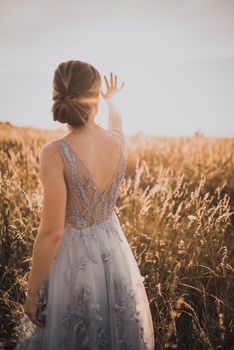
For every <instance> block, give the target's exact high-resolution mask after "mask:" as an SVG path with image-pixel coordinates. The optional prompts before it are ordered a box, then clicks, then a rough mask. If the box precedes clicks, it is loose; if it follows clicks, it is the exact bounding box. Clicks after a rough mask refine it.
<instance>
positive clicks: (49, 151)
mask: <svg viewBox="0 0 234 350" xmlns="http://www.w3.org/2000/svg"><path fill="white" fill-rule="evenodd" d="M58 140H59V139H57V140H52V141H49V142H47V143H46V144H44V145H43V146H42V147H41V148H40V150H39V159H40V160H48V159H50V160H51V159H52V158H53V159H54V160H56V158H58V148H57V146H56V144H55V143H56V141H58Z"/></svg>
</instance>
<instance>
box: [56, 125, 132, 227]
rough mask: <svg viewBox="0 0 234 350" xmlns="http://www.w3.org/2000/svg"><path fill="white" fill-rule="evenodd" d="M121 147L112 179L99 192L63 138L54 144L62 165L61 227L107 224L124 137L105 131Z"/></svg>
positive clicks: (120, 174)
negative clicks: (63, 200)
mask: <svg viewBox="0 0 234 350" xmlns="http://www.w3.org/2000/svg"><path fill="white" fill-rule="evenodd" d="M109 132H110V133H111V134H112V135H114V136H116V137H117V138H118V139H119V141H120V144H121V154H120V159H119V162H118V165H117V168H116V170H115V172H114V174H113V177H112V179H111V181H110V183H109V184H108V186H107V187H106V189H105V190H104V191H103V192H101V191H100V190H99V189H98V187H97V185H96V183H95V181H94V179H93V177H92V175H91V174H90V172H89V171H88V169H87V167H86V166H85V165H84V163H83V162H82V161H81V159H80V158H79V156H78V155H77V154H76V153H75V152H74V150H73V149H72V147H71V146H70V144H69V143H68V142H67V141H65V140H64V139H63V138H61V139H58V140H54V141H53V142H54V143H55V144H56V146H57V147H58V150H59V153H60V155H61V157H62V159H63V162H64V169H65V174H64V176H65V182H66V187H67V203H66V213H65V224H70V225H72V226H74V227H76V228H84V227H88V226H92V225H95V224H99V223H101V222H103V221H105V220H107V219H108V218H109V217H110V216H111V214H112V213H113V211H114V208H115V204H116V201H117V199H118V194H119V189H120V185H121V180H122V178H123V176H124V173H125V169H126V149H125V136H124V134H123V133H122V132H121V131H120V130H117V129H109Z"/></svg>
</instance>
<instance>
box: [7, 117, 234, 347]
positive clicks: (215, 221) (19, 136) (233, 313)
mask: <svg viewBox="0 0 234 350" xmlns="http://www.w3.org/2000/svg"><path fill="white" fill-rule="evenodd" d="M62 134H63V131H62V130H58V131H45V130H39V129H38V130H37V129H30V128H16V127H13V126H11V125H8V124H1V125H0V139H1V141H0V157H1V201H0V206H1V210H0V212H1V231H0V252H1V254H0V256H1V262H0V265H1V316H0V324H1V329H0V331H1V334H0V343H5V344H6V345H7V346H8V347H7V348H9V349H10V348H11V346H13V345H14V343H15V341H16V339H17V332H16V330H15V329H14V326H16V325H17V322H19V319H20V317H21V316H22V313H23V306H22V302H23V301H24V288H25V285H26V279H27V274H28V269H29V264H30V258H31V253H32V246H33V240H34V238H35V236H36V233H37V227H38V225H39V220H40V211H41V202H42V191H41V187H40V183H39V179H38V152H39V149H40V147H41V146H42V145H43V144H44V143H46V142H48V141H49V140H51V139H55V138H57V137H58V136H61V135H62ZM127 161H128V162H127V169H126V173H125V178H124V181H123V183H122V187H121V192H120V197H119V199H118V202H117V207H116V211H117V215H118V216H119V220H120V223H121V226H122V228H123V231H124V232H125V235H126V237H127V239H128V241H129V243H130V245H131V248H132V250H133V253H134V255H135V257H136V259H137V262H138V266H139V268H140V271H141V273H142V275H144V276H145V277H146V280H145V287H146V290H147V294H148V298H149V301H150V307H151V312H152V316H153V321H154V330H155V339H156V349H157V350H158V349H160V350H161V349H186V350H195V349H196V350H202V349H227V350H231V349H234V244H233V238H234V215H233V212H234V176H233V175H234V138H229V139H228V138H226V139H224V138H223V139H221V138H216V139H215V138H207V137H205V136H203V135H201V134H199V133H195V134H194V136H193V137H190V138H189V137H188V138H165V137H161V138H160V137H144V136H142V135H141V134H136V135H132V136H131V137H127ZM0 348H1V346H0Z"/></svg>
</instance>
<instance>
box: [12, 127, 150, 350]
mask: <svg viewBox="0 0 234 350" xmlns="http://www.w3.org/2000/svg"><path fill="white" fill-rule="evenodd" d="M109 132H110V133H112V135H115V136H116V137H117V138H118V139H119V141H120V144H121V157H120V159H119V163H118V167H117V168H116V171H115V173H114V175H113V177H112V180H111V181H110V183H109V185H108V186H107V187H106V189H105V191H103V192H100V191H99V189H98V187H97V186H96V184H95V181H94V179H93V178H92V176H91V174H90V172H89V171H88V169H87V168H86V167H85V165H84V163H83V162H82V161H81V159H80V158H79V157H78V155H77V154H76V153H75V152H74V150H73V149H72V148H71V146H70V145H69V143H68V142H67V141H65V139H63V138H61V139H57V140H54V141H53V142H54V143H55V144H56V146H57V148H58V150H59V153H60V155H61V157H62V159H63V162H64V168H65V173H64V177H65V181H66V187H67V204H66V215H65V225H64V235H63V238H62V240H61V244H60V246H59V249H58V251H57V253H56V256H55V258H54V260H53V262H52V265H51V268H50V270H49V273H48V276H47V278H46V279H45V281H44V282H43V284H42V286H41V288H40V295H41V299H42V305H41V307H40V309H39V314H38V318H40V319H44V321H45V328H44V329H42V328H39V327H37V326H35V325H34V324H32V322H31V321H30V320H29V318H28V316H26V315H24V317H23V318H22V320H21V324H20V326H19V331H20V332H21V335H20V338H19V340H18V344H17V347H16V350H22V349H25V350H26V349H27V350H100V349H103V350H153V349H154V331H153V323H152V317H151V313H150V308H149V303H148V299H147V294H146V291H145V286H144V283H143V281H144V277H143V276H142V275H141V274H140V271H139V268H138V265H137V263H136V260H135V258H134V255H133V253H132V250H131V248H130V246H129V243H128V241H127V239H126V236H125V235H124V233H123V231H122V229H121V226H120V223H119V220H118V217H117V215H116V213H115V204H116V201H117V198H118V193H119V189H120V185H121V180H122V179H123V176H124V173H125V169H126V150H125V136H124V134H123V133H122V132H120V131H118V130H114V129H110V130H109Z"/></svg>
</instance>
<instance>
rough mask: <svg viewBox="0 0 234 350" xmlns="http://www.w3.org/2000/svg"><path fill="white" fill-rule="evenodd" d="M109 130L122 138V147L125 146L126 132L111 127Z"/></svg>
mask: <svg viewBox="0 0 234 350" xmlns="http://www.w3.org/2000/svg"><path fill="white" fill-rule="evenodd" d="M108 130H109V132H110V133H111V134H112V135H114V136H116V137H117V138H118V139H119V140H120V143H121V145H122V147H123V148H125V144H126V139H125V135H124V132H123V131H122V130H121V129H116V128H110V129H108Z"/></svg>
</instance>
